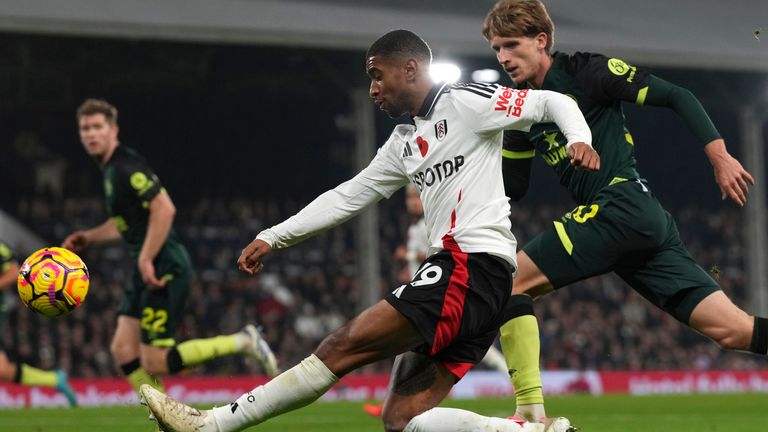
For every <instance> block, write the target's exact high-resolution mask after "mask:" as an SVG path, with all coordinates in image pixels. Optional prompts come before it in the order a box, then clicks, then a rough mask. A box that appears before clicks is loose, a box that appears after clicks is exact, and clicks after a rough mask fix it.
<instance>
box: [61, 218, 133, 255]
mask: <svg viewBox="0 0 768 432" xmlns="http://www.w3.org/2000/svg"><path fill="white" fill-rule="evenodd" d="M117 240H120V231H118V230H117V225H115V221H114V220H112V219H107V221H106V222H104V223H103V224H101V225H99V226H96V227H93V228H91V229H87V230H83V231H75V232H73V233H72V234H70V235H68V236H67V238H65V239H64V241H63V242H61V247H63V248H65V249H69V250H71V251H73V252H80V251H81V250H83V249H85V248H87V247H88V246H92V245H96V244H101V243H107V242H111V241H117Z"/></svg>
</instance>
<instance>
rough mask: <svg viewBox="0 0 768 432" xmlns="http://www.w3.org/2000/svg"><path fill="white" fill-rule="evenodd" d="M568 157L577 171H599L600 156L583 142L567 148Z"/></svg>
mask: <svg viewBox="0 0 768 432" xmlns="http://www.w3.org/2000/svg"><path fill="white" fill-rule="evenodd" d="M568 157H569V158H570V159H571V165H573V166H574V168H577V169H585V170H587V171H597V170H599V169H600V155H598V154H597V151H596V150H595V149H594V148H593V147H592V146H591V145H589V144H587V143H583V142H577V143H573V144H571V145H570V146H569V147H568Z"/></svg>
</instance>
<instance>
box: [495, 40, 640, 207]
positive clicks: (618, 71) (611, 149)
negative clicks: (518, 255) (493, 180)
mask: <svg viewBox="0 0 768 432" xmlns="http://www.w3.org/2000/svg"><path fill="white" fill-rule="evenodd" d="M649 79H650V73H649V72H648V71H645V70H643V69H640V68H637V67H635V66H632V65H630V64H627V63H626V62H624V61H622V60H620V59H617V58H607V57H605V56H603V55H599V54H591V53H576V54H573V55H567V54H564V53H557V52H556V53H554V54H553V56H552V67H551V68H550V70H549V71H548V72H547V75H546V77H545V78H544V84H543V86H542V89H545V90H552V91H556V92H559V93H563V94H565V95H567V96H569V97H571V98H572V99H574V100H575V101H576V103H577V104H578V105H579V109H581V112H582V113H583V114H584V117H585V118H586V120H587V123H588V124H589V127H590V129H591V130H592V145H593V147H594V148H595V150H597V152H598V153H599V154H600V170H599V171H597V172H588V171H585V170H576V169H574V168H573V167H572V166H571V164H570V161H569V160H568V157H567V155H566V149H565V143H566V140H565V138H564V136H563V133H562V131H560V130H559V129H558V127H557V126H556V125H555V124H553V123H543V124H537V125H534V126H532V127H531V129H530V132H529V133H518V132H509V133H507V134H505V137H504V151H505V155H507V157H513V158H522V157H533V154H534V150H535V152H536V153H538V154H540V155H541V157H542V158H543V159H544V161H545V162H546V163H547V164H548V165H550V166H551V167H552V168H554V170H555V172H556V173H557V174H558V176H559V177H560V184H562V185H563V186H565V187H566V188H567V189H568V190H569V191H570V193H571V196H572V197H573V198H574V199H575V200H576V201H577V202H578V203H579V204H586V203H588V202H590V201H592V199H593V198H594V197H595V195H596V194H597V192H598V191H599V190H600V189H602V188H603V187H604V186H606V185H608V184H610V182H611V181H612V180H613V179H614V178H617V177H618V178H626V179H630V178H638V177H639V174H638V173H637V170H636V168H635V165H636V161H635V156H634V142H633V140H632V136H631V135H630V133H629V131H628V130H627V128H626V125H625V118H624V112H623V110H622V107H621V102H622V101H627V102H632V103H637V104H639V105H642V104H643V102H644V100H645V95H646V93H647V91H648V81H649Z"/></svg>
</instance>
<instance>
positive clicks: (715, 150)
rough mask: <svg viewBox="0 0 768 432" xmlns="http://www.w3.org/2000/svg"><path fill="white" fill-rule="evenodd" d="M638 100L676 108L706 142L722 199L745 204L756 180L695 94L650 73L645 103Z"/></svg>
mask: <svg viewBox="0 0 768 432" xmlns="http://www.w3.org/2000/svg"><path fill="white" fill-rule="evenodd" d="M637 103H638V104H645V105H651V106H663V107H667V108H670V109H672V110H673V111H675V112H676V113H677V115H679V116H680V117H681V118H682V120H683V122H685V124H686V126H688V129H690V130H691V132H693V134H694V135H696V137H697V138H698V139H699V141H701V142H702V143H705V144H706V146H705V147H704V152H705V153H706V155H707V157H708V158H709V161H710V162H711V163H712V167H713V168H714V171H715V181H716V182H717V185H718V187H719V188H720V192H721V193H722V199H726V198H730V199H732V200H733V201H734V202H735V203H736V204H738V205H740V206H743V205H744V204H746V202H747V193H748V192H749V184H752V185H754V184H755V181H754V179H753V178H752V176H751V175H750V174H749V173H748V172H747V171H746V170H745V169H744V167H742V166H741V163H739V161H738V160H736V159H735V158H734V157H733V156H731V155H730V154H729V153H728V150H726V148H725V141H724V140H723V139H722V137H721V136H720V133H719V132H718V131H717V128H716V127H715V125H714V124H713V123H712V120H711V119H710V118H709V115H707V112H706V110H704V107H702V106H701V103H700V102H699V100H698V99H697V98H696V96H695V95H694V94H693V93H691V92H690V91H689V90H687V89H685V88H682V87H679V86H677V85H675V84H672V83H670V82H668V81H665V80H663V79H661V78H659V77H657V76H654V75H651V76H650V77H649V79H648V84H647V94H646V96H645V98H644V99H642V102H640V99H638V102H637Z"/></svg>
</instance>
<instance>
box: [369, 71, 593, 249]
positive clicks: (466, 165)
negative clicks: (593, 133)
mask: <svg viewBox="0 0 768 432" xmlns="http://www.w3.org/2000/svg"><path fill="white" fill-rule="evenodd" d="M555 98H562V96H561V95H557V94H555V93H552V92H547V91H536V90H512V89H509V88H506V87H502V86H499V85H495V84H478V83H470V84H450V85H449V84H442V85H437V86H435V87H433V88H432V90H431V91H430V93H429V94H428V95H427V97H426V99H425V102H424V104H423V106H422V107H421V109H420V110H419V112H418V113H417V115H416V116H415V117H413V124H412V125H398V126H397V127H395V130H394V131H393V132H392V135H391V136H390V138H389V139H388V140H387V142H386V143H385V144H384V145H383V146H382V147H381V148H380V149H379V151H378V153H377V154H376V156H375V158H374V159H373V161H372V162H371V163H370V164H369V165H368V167H366V168H365V169H363V170H362V171H361V172H360V173H359V174H358V175H357V176H356V177H355V180H357V181H359V182H360V183H362V184H365V185H367V186H368V187H370V188H372V189H374V190H376V191H377V192H379V193H380V194H381V195H383V196H385V197H389V196H391V194H392V193H393V192H394V191H396V190H397V189H399V188H401V187H403V186H404V185H405V184H407V182H411V183H413V184H414V185H415V186H416V188H417V189H418V191H419V195H420V198H421V200H422V203H423V205H424V220H425V222H426V228H427V237H428V240H429V244H430V253H434V252H435V251H437V250H442V249H447V250H452V251H454V250H460V251H462V252H466V253H474V252H486V253H491V254H494V255H497V256H500V257H502V258H504V259H506V260H507V261H509V262H510V263H512V264H514V263H515V258H514V257H515V252H516V244H517V242H516V240H515V237H514V236H513V235H512V233H511V231H510V222H509V218H508V216H509V212H510V208H509V203H508V200H507V197H506V196H505V194H504V184H503V181H502V174H501V156H500V155H501V149H502V132H503V130H504V129H517V130H523V131H528V128H529V127H530V126H531V125H533V124H535V123H537V122H540V121H542V120H544V119H548V118H550V115H552V113H548V112H547V110H548V107H549V104H548V102H547V101H548V99H555ZM566 102H568V101H567V100H566ZM573 111H574V112H577V113H578V111H577V110H576V109H575V107H574V109H573ZM569 119H570V117H569ZM566 120H567V119H563V121H566ZM576 120H578V121H576V122H575V123H577V124H579V125H583V130H581V131H580V132H581V133H582V134H586V135H587V136H585V137H584V138H583V139H584V140H589V137H588V135H589V130H588V129H587V128H586V125H584V124H583V121H582V120H581V119H580V118H577V119H576ZM572 129H578V128H572ZM575 135H577V134H572V136H575Z"/></svg>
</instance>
